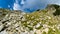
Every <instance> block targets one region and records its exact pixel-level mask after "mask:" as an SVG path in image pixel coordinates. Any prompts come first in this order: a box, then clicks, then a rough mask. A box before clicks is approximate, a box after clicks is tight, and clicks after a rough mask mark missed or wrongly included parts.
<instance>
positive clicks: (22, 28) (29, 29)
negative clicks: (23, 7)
mask: <svg viewBox="0 0 60 34" xmlns="http://www.w3.org/2000/svg"><path fill="white" fill-rule="evenodd" d="M59 11H60V6H59V5H55V4H51V5H48V6H47V7H46V8H45V9H43V10H37V11H35V12H32V13H25V12H22V11H18V10H16V11H11V10H8V9H0V32H1V34H60V12H59ZM3 32H4V33H3Z"/></svg>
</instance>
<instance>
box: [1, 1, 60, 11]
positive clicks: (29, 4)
mask: <svg viewBox="0 0 60 34" xmlns="http://www.w3.org/2000/svg"><path fill="white" fill-rule="evenodd" d="M48 4H58V5H60V0H0V8H6V9H10V10H21V11H24V12H33V11H35V10H38V9H44V8H45V7H46V6H47V5H48Z"/></svg>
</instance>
